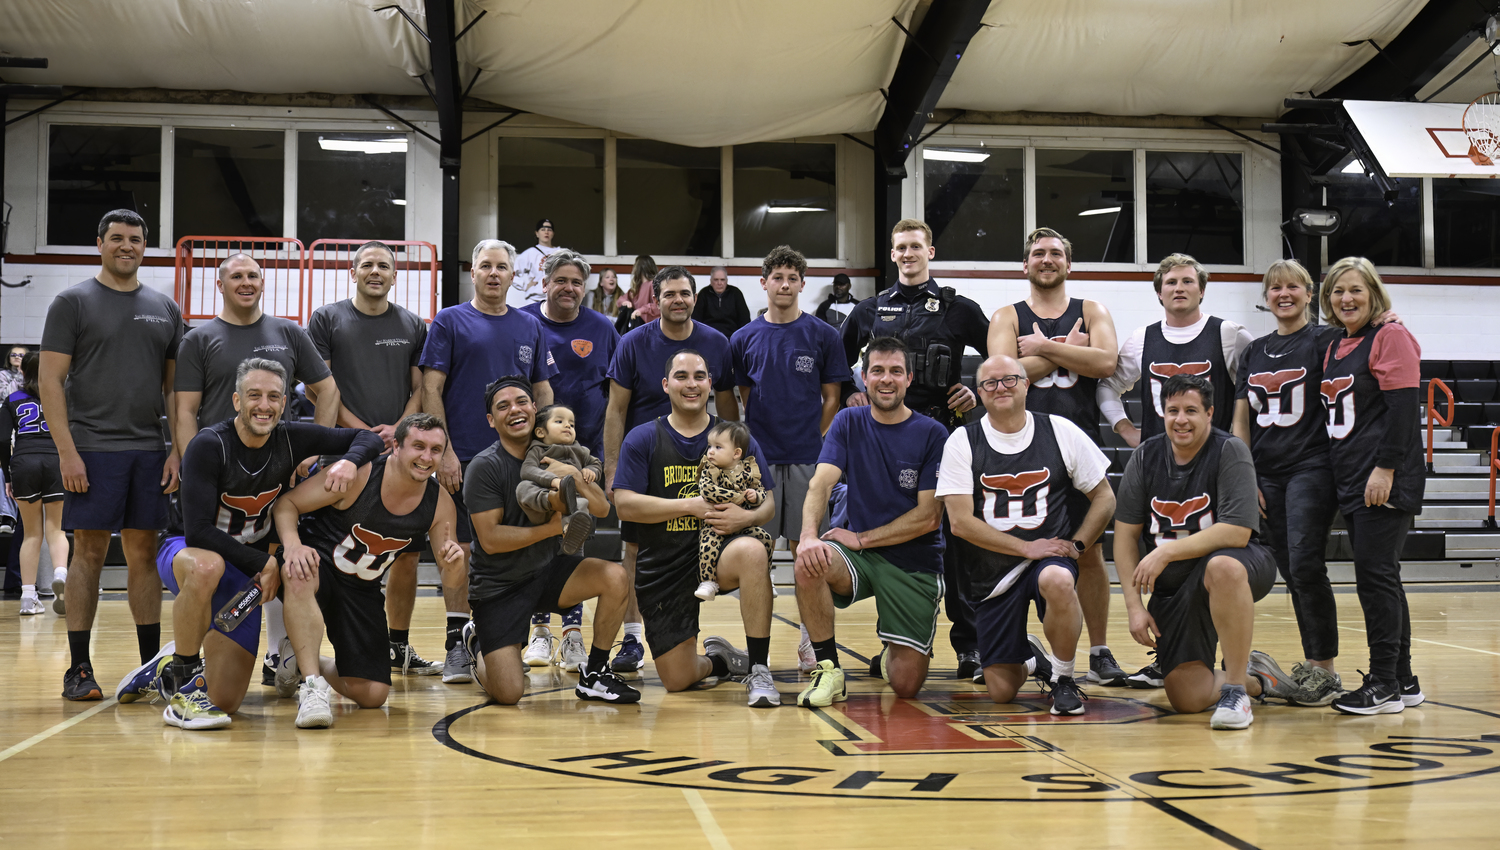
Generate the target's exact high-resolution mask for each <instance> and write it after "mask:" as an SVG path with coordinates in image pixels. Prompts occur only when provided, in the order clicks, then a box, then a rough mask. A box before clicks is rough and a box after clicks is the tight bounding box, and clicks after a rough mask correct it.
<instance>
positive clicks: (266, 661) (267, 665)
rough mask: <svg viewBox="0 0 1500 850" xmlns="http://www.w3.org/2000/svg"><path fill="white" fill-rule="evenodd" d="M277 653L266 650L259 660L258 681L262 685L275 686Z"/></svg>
mask: <svg viewBox="0 0 1500 850" xmlns="http://www.w3.org/2000/svg"><path fill="white" fill-rule="evenodd" d="M276 663H277V655H276V653H274V652H267V653H266V657H265V658H262V659H261V662H260V683H261V684H262V685H268V686H275V684H276Z"/></svg>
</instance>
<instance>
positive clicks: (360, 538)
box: [333, 523, 411, 581]
mask: <svg viewBox="0 0 1500 850" xmlns="http://www.w3.org/2000/svg"><path fill="white" fill-rule="evenodd" d="M409 545H411V538H402V537H386V536H385V535H383V534H381V533H380V532H378V531H371V530H370V529H368V528H365V527H364V526H362V525H360V524H358V523H355V525H354V527H353V528H351V529H349V534H348V536H346V537H345V538H344V539H343V541H342V542H341V543H339V545H338V547H337V548H335V549H334V550H333V565H334V566H336V567H338V568H339V571H340V572H343V573H347V574H348V575H352V576H358V577H359V578H362V579H365V580H366V581H377V580H379V579H380V576H381V574H382V573H384V572H385V568H386V567H387V566H390V563H391V562H392V561H394V560H395V559H396V556H397V555H399V554H401V550H402V549H405V548H406V547H407V546H409Z"/></svg>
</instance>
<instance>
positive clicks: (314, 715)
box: [297, 676, 333, 729]
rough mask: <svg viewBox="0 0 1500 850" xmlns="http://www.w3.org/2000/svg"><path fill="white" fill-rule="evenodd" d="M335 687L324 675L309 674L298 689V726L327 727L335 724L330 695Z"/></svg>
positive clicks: (310, 727)
mask: <svg viewBox="0 0 1500 850" xmlns="http://www.w3.org/2000/svg"><path fill="white" fill-rule="evenodd" d="M332 690H333V689H332V688H331V687H329V685H328V680H326V679H324V678H323V677H322V676H309V677H308V678H307V681H305V682H303V683H302V687H300V688H298V689H297V728H298V729H327V728H328V727H329V726H332V725H333V709H332V708H331V707H329V705H328V695H329V693H330V692H331V691H332Z"/></svg>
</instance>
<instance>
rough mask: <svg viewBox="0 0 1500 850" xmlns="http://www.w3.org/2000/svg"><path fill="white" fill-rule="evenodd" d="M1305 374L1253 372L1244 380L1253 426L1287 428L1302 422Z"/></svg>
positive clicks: (1288, 371)
mask: <svg viewBox="0 0 1500 850" xmlns="http://www.w3.org/2000/svg"><path fill="white" fill-rule="evenodd" d="M1306 377H1307V370H1306V369H1303V368H1300V367H1299V368H1296V369H1282V370H1281V371H1279V372H1256V373H1254V374H1252V375H1251V376H1250V377H1249V378H1248V379H1246V380H1247V382H1248V383H1249V385H1250V397H1249V401H1250V406H1251V407H1252V408H1254V409H1255V412H1256V416H1255V422H1256V424H1257V425H1259V426H1260V427H1262V428H1290V427H1292V426H1293V425H1296V424H1297V423H1298V422H1299V421H1301V419H1302V413H1303V411H1304V410H1305V409H1306V407H1307V381H1306V380H1304V379H1305V378H1306Z"/></svg>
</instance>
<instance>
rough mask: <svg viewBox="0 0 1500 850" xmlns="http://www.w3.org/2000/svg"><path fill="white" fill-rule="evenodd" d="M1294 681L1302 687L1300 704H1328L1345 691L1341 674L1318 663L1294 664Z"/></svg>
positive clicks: (1298, 700)
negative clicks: (1325, 668) (1332, 671)
mask: <svg viewBox="0 0 1500 850" xmlns="http://www.w3.org/2000/svg"><path fill="white" fill-rule="evenodd" d="M1292 681H1294V682H1296V683H1297V685H1298V687H1300V688H1301V689H1302V696H1300V697H1298V698H1297V704H1298V705H1327V704H1329V703H1331V702H1333V701H1334V700H1336V699H1338V698H1339V695H1341V694H1342V693H1343V692H1344V682H1343V680H1342V679H1340V678H1339V674H1337V673H1330V672H1328V671H1327V670H1324V669H1323V668H1322V667H1319V666H1317V665H1316V664H1303V663H1300V662H1299V663H1297V664H1293V665H1292Z"/></svg>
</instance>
